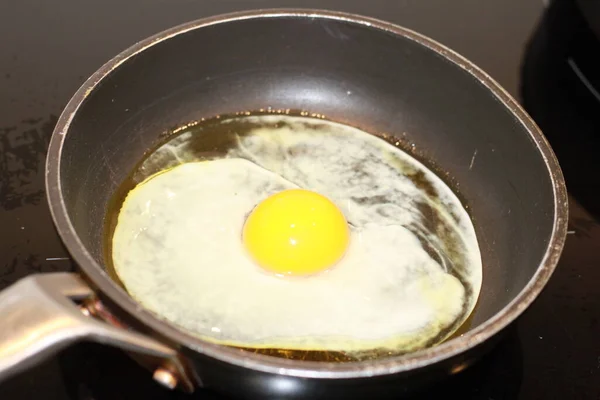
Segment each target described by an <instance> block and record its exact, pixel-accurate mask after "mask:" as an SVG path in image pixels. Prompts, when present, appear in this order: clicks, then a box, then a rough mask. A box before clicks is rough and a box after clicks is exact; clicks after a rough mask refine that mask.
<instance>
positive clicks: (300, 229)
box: [243, 189, 350, 276]
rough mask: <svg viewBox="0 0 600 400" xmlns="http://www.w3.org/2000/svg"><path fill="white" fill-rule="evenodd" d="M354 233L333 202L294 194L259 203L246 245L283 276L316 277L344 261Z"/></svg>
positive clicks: (285, 193) (264, 264) (249, 220)
mask: <svg viewBox="0 0 600 400" xmlns="http://www.w3.org/2000/svg"><path fill="white" fill-rule="evenodd" d="M349 239H350V231H349V228H348V224H347V222H346V219H345V218H344V215H343V214H342V212H341V211H340V210H339V209H338V208H337V207H336V205H335V204H333V203H332V202H331V200H329V199H328V198H326V197H324V196H322V195H320V194H318V193H315V192H311V191H309V190H303V189H290V190H284V191H282V192H279V193H276V194H274V195H272V196H270V197H268V198H267V199H265V200H264V201H262V202H261V203H259V204H258V205H257V206H256V207H255V208H254V210H253V211H252V212H251V213H250V215H249V216H248V218H247V219H246V223H245V224H244V229H243V242H244V246H245V247H246V250H247V251H248V253H249V254H250V256H251V257H252V258H253V259H254V261H255V262H256V263H257V264H258V265H260V266H261V267H263V268H264V269H266V270H267V271H270V272H274V273H276V274H280V275H300V276H302V275H311V274H315V273H317V272H320V271H323V270H326V269H327V268H329V267H331V266H332V265H333V264H335V263H336V262H337V261H339V260H340V259H341V258H342V257H343V255H344V253H345V252H346V248H347V247H348V242H349Z"/></svg>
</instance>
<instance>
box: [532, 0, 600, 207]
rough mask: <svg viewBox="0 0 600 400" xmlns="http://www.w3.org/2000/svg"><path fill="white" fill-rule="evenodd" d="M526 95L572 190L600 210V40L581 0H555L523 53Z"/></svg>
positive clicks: (583, 203) (581, 201) (576, 195)
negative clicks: (582, 11) (582, 12)
mask: <svg viewBox="0 0 600 400" xmlns="http://www.w3.org/2000/svg"><path fill="white" fill-rule="evenodd" d="M521 98H522V103H523V105H524V107H525V109H526V110H527V112H528V113H529V114H530V115H531V116H532V117H533V119H534V120H535V121H536V122H537V124H538V125H539V126H540V128H541V129H542V131H543V132H544V134H545V136H546V137H547V138H548V141H549V142H550V144H551V145H552V148H553V149H554V152H555V153H556V155H557V157H558V160H559V163H560V165H561V167H562V169H563V173H564V175H565V180H566V183H567V188H568V190H569V192H570V194H571V195H573V197H575V198H576V199H577V200H578V201H579V202H580V203H581V204H582V205H583V206H584V207H585V208H586V209H587V210H588V211H589V212H590V213H592V214H594V215H595V216H600V201H598V198H599V196H600V40H598V38H597V37H596V36H595V35H594V34H593V32H592V31H591V30H590V29H589V27H588V25H587V24H586V21H585V19H584V17H583V16H582V14H581V12H580V11H579V9H578V8H577V6H576V4H575V1H573V0H555V1H553V2H552V3H551V5H550V6H549V7H548V9H547V10H546V12H545V13H544V15H543V17H542V19H541V20H540V22H539V24H538V26H537V28H536V30H535V32H534V33H533V35H532V37H531V38H530V41H529V43H528V45H527V48H526V51H525V54H524V58H523V64H522V69H521Z"/></svg>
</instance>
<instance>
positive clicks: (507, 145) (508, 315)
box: [0, 10, 567, 398]
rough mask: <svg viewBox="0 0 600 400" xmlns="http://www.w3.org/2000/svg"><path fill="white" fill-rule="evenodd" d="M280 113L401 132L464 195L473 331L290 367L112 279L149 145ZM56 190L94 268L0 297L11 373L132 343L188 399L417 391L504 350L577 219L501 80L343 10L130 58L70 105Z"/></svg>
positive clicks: (49, 168)
mask: <svg viewBox="0 0 600 400" xmlns="http://www.w3.org/2000/svg"><path fill="white" fill-rule="evenodd" d="M269 107H272V109H279V108H283V109H292V110H304V111H309V112H315V113H319V114H324V115H325V116H326V118H329V119H331V120H334V121H338V122H341V123H345V124H348V125H352V126H356V127H359V128H362V129H364V130H366V131H368V132H372V133H374V134H387V135H391V136H392V137H395V138H396V139H397V140H398V141H400V142H401V143H402V145H403V146H405V147H406V148H407V149H408V150H409V151H410V152H411V153H412V154H413V155H414V156H415V157H417V158H419V159H420V160H422V161H423V162H425V163H426V164H427V165H429V166H430V167H431V168H433V169H434V170H436V171H438V172H439V174H440V176H441V177H442V178H443V179H445V180H446V181H447V182H449V184H451V186H453V187H454V188H455V189H456V190H457V191H458V193H459V194H460V196H461V197H462V198H463V199H464V202H465V204H466V206H467V207H468V210H469V212H470V214H471V216H472V219H473V221H474V225H475V228H476V232H477V235H478V239H479V242H480V246H481V252H482V257H483V264H484V279H483V287H482V291H481V296H480V300H479V304H478V306H477V308H476V310H475V312H474V314H473V318H472V324H471V327H470V329H469V330H468V331H467V332H466V333H464V334H463V335H461V336H458V337H456V338H453V339H451V340H449V341H447V342H445V343H443V344H440V345H438V346H435V347H431V348H428V349H425V350H421V351H417V352H414V353H411V354H407V355H404V356H397V357H391V358H382V359H377V360H371V361H362V362H351V363H338V364H335V363H319V362H310V361H298V360H288V359H282V358H275V357H269V356H266V355H260V354H253V353H248V352H244V351H241V350H238V349H233V348H228V347H224V346H219V345H215V344H210V343H206V342H203V341H202V340H200V339H198V338H195V337H192V336H190V335H188V334H186V333H185V332H182V331H180V330H178V329H177V328H175V327H174V326H172V325H170V324H168V323H166V322H164V321H162V320H160V319H158V318H156V317H155V316H153V315H152V314H151V313H149V312H147V311H146V310H144V309H143V308H141V307H140V306H139V305H138V304H136V303H135V302H134V301H133V300H132V299H131V298H130V297H129V296H128V295H127V293H126V292H125V291H124V290H122V288H121V287H120V286H119V285H117V284H116V283H115V282H113V281H112V280H111V279H110V277H109V275H108V274H107V273H106V271H105V270H104V268H103V265H104V260H103V252H102V235H103V225H104V217H105V212H106V209H107V203H108V202H109V199H110V197H111V195H112V193H113V192H114V191H115V189H116V188H117V186H118V185H119V184H120V182H122V181H123V180H124V179H125V177H126V176H127V174H128V173H129V172H130V170H131V169H132V168H133V167H134V165H135V163H136V162H138V161H139V160H140V159H141V158H142V157H143V155H144V152H146V151H147V150H148V149H150V148H152V147H153V146H154V145H155V144H156V143H157V142H158V141H159V140H160V138H161V137H162V135H163V134H164V133H165V132H169V131H172V130H173V128H175V127H178V126H183V125H185V124H187V123H189V122H191V121H196V120H199V119H201V118H206V117H213V116H216V115H222V114H231V113H235V112H238V111H254V110H260V109H268V108H269ZM46 186H47V196H48V200H49V204H50V208H51V211H52V215H53V218H54V222H55V225H56V228H57V230H58V233H59V234H60V236H61V238H62V240H63V242H64V243H65V245H66V247H67V248H68V250H69V252H70V253H71V254H72V256H73V258H74V260H75V261H76V262H77V264H78V265H79V267H80V272H79V274H69V273H57V274H47V275H34V276H31V277H28V278H25V279H23V280H21V281H19V282H17V283H16V284H14V285H13V286H11V287H9V288H8V289H6V290H5V291H4V292H2V293H0V316H1V318H2V329H1V330H0V377H2V378H6V377H7V376H10V375H12V374H15V373H17V372H19V371H23V370H24V369H26V368H27V367H29V366H31V365H33V364H34V363H36V362H38V361H39V360H40V359H43V358H44V357H45V356H48V355H50V354H52V353H54V352H56V351H58V350H60V349H61V348H64V347H65V346H67V345H69V344H71V343H73V342H74V341H77V340H92V341H97V342H100V343H106V344H108V345H113V346H118V347H120V348H123V349H124V350H126V351H127V352H129V353H130V354H131V355H132V356H133V357H135V358H136V359H138V361H140V363H141V364H143V365H145V366H146V367H148V368H151V370H152V371H153V377H154V379H156V380H157V381H158V382H159V383H161V384H163V385H165V386H167V387H171V388H174V387H176V386H178V387H180V388H182V389H184V390H188V391H191V390H193V388H194V387H209V388H212V389H214V390H217V391H221V392H224V393H229V394H232V395H235V396H242V397H247V398H264V397H265V396H276V397H278V398H300V397H310V398H332V397H363V396H367V395H369V396H378V397H381V396H383V395H384V394H389V395H392V394H393V395H398V394H403V393H410V392H411V391H412V390H414V389H416V388H419V387H421V386H422V385H426V384H427V383H429V382H432V380H434V379H437V378H440V377H442V376H446V375H448V374H452V373H457V372H459V371H460V370H462V369H464V368H466V367H467V366H469V365H470V364H472V363H473V362H474V361H475V360H476V359H477V358H478V357H479V356H481V355H482V354H484V352H485V351H486V350H488V349H489V348H490V347H491V346H493V344H494V341H495V340H497V339H498V337H499V333H501V331H502V330H503V329H504V328H505V327H506V326H507V325H509V324H511V323H512V322H513V321H514V320H515V319H516V318H517V317H518V316H519V315H520V314H521V313H522V312H523V311H524V310H525V309H526V308H527V307H528V306H529V305H530V304H531V303H532V301H533V300H534V299H535V298H536V296H537V295H538V294H539V293H540V291H541V290H542V289H543V287H544V285H545V284H546V282H547V281H548V279H549V278H550V276H551V274H552V271H553V270H554V268H555V266H556V263H557V261H558V259H559V256H560V253H561V250H562V247H563V244H564V240H565V235H566V226H567V198H566V191H565V186H564V182H563V178H562V174H561V171H560V168H559V166H558V164H557V161H556V159H555V157H554V154H553V153H552V151H551V149H550V147H549V145H548V144H547V142H546V140H545V139H544V137H543V135H542V134H541V132H540V131H539V129H538V128H537V127H536V125H535V124H534V123H533V121H532V120H531V119H530V118H529V117H528V116H527V115H526V113H525V112H524V111H523V110H522V109H521V108H520V107H519V105H518V104H517V103H516V102H515V101H514V100H513V99H512V98H511V97H510V96H509V95H508V94H507V93H506V92H505V91H504V90H503V89H502V88H501V87H500V86H499V85H498V84H497V83H496V82H494V81H493V80H492V79H491V78H490V77H489V76H487V75H486V74H485V73H484V72H483V71H481V70H480V69H478V68H477V67H476V66H474V65H473V64H471V63H470V62H468V61H467V60H465V59H464V58H462V57H461V56H459V55H458V54H456V53H454V52H453V51H451V50H450V49H448V48H446V47H444V46H442V45H440V44H439V43H436V42H434V41H432V40H431V39H428V38H426V37H424V36H422V35H420V34H417V33H415V32H412V31H410V30H407V29H404V28H401V27H398V26H395V25H391V24H389V23H386V22H382V21H379V20H374V19H371V18H366V17H362V16H357V15H350V14H344V13H339V12H331V11H317V10H262V11H251V12H243V13H237V14H229V15H225V16H218V17H213V18H208V19H203V20H199V21H195V22H191V23H188V24H185V25H182V26H179V27H176V28H173V29H170V30H168V31H165V32H163V33H160V34H158V35H156V36H153V37H151V38H149V39H146V40H144V41H142V42H140V43H137V44H135V45H134V46H132V47H131V48H129V49H127V50H125V51H124V52H123V53H121V54H119V55H118V56H117V57H115V58H114V59H112V60H111V61H109V62H108V63H107V64H105V65H104V66H103V67H102V68H100V69H99V70H98V71H97V72H96V73H94V74H93V75H92V76H91V77H90V78H89V79H88V80H87V81H86V82H85V84H84V85H83V86H82V87H81V88H80V89H79V91H78V92H77V93H76V94H75V95H74V97H73V98H72V99H71V101H70V102H69V103H68V105H67V106H66V108H65V110H64V112H63V114H62V115H61V117H60V119H59V121H58V124H57V126H56V129H55V131H54V134H53V136H52V140H51V143H50V147H49V150H48V157H47V165H46ZM398 256H399V257H401V255H398ZM259 317H260V312H257V319H258V318H259Z"/></svg>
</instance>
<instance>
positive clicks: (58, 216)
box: [46, 8, 568, 379]
mask: <svg viewBox="0 0 600 400" xmlns="http://www.w3.org/2000/svg"><path fill="white" fill-rule="evenodd" d="M270 18H311V19H317V18H318V19H322V20H337V21H345V22H349V23H352V24H356V25H362V26H367V27H369V28H372V29H376V30H380V31H384V32H387V33H390V34H393V35H396V36H399V37H404V38H407V39H409V40H412V41H414V42H416V43H417V44H419V45H421V46H424V47H426V48H428V49H429V50H431V51H434V52H435V53H437V54H438V55H440V56H441V57H443V58H444V59H446V61H449V62H451V63H453V64H455V65H456V66H458V67H460V68H462V69H463V70H464V71H465V72H466V73H468V74H470V75H471V76H472V77H473V78H474V79H477V80H478V81H479V83H480V84H482V85H484V86H485V87H486V88H487V90H488V91H489V92H491V94H492V95H494V97H495V98H496V99H497V100H498V101H499V102H500V103H501V104H502V105H503V106H504V107H505V108H506V109H507V110H508V111H510V112H511V114H512V115H513V116H514V118H515V119H516V121H518V123H520V124H521V125H522V126H523V128H524V129H525V131H526V132H527V133H528V134H529V136H530V139H531V140H532V141H533V142H534V143H535V145H536V148H537V150H538V152H539V153H540V155H541V157H542V159H543V161H544V164H545V166H546V168H547V170H548V174H549V177H550V180H551V183H552V189H553V195H554V218H553V227H552V233H551V235H550V238H549V241H548V245H547V247H546V251H545V253H544V257H543V258H542V260H541V261H540V263H539V265H538V268H537V270H536V272H535V274H534V275H533V276H532V278H531V279H530V280H529V282H528V283H527V285H526V286H525V287H524V288H523V289H522V290H521V292H519V294H518V295H517V296H515V298H514V299H513V300H512V301H511V302H510V303H509V304H508V305H506V306H505V307H504V308H503V309H502V310H500V311H499V312H498V313H496V314H495V315H494V316H492V317H491V318H490V319H488V320H487V321H485V322H484V323H482V324H481V325H479V326H477V327H476V328H474V329H473V330H471V331H469V332H467V333H465V334H464V335H462V336H460V337H457V338H454V339H451V340H449V341H447V342H444V343H442V344H439V345H437V346H434V347H430V348H427V349H423V350H419V351H416V352H414V353H410V354H406V355H403V356H397V357H390V358H384V359H379V360H370V361H361V362H355V363H354V362H353V363H337V364H336V363H321V362H310V361H294V360H286V359H280V358H275V357H270V356H265V355H260V354H254V353H241V352H240V351H239V350H235V349H232V348H228V347H225V346H221V345H217V344H213V343H209V342H206V341H203V340H201V339H199V338H197V337H194V336H192V335H189V334H187V333H185V332H183V331H180V330H179V329H177V328H176V327H174V326H173V325H171V324H169V323H167V322H165V321H162V320H160V319H159V318H157V317H155V316H154V315H153V314H151V313H150V312H148V311H146V310H144V309H142V308H141V307H140V306H139V305H138V304H137V303H136V302H135V301H134V300H133V299H131V298H130V297H129V295H128V294H127V293H126V292H125V291H124V290H123V289H122V288H121V287H119V286H118V285H117V284H115V283H114V282H113V281H112V279H110V277H109V276H108V275H107V274H106V272H105V271H104V270H103V269H102V267H101V266H100V265H99V264H98V263H97V262H96V261H95V260H94V259H93V257H92V256H91V254H90V253H89V252H88V251H87V249H86V248H85V246H84V245H83V243H82V242H81V241H80V239H79V237H78V236H77V234H76V233H75V229H74V228H73V225H72V224H71V222H70V219H69V217H68V212H67V209H66V205H65V202H64V198H63V195H62V191H61V183H60V182H61V177H60V162H61V156H62V147H63V144H64V142H65V140H66V138H67V136H68V131H69V127H70V124H71V122H72V121H73V118H74V117H75V115H76V113H77V111H78V109H79V107H80V106H81V105H82V104H83V102H84V101H85V100H86V98H87V97H88V96H89V95H90V93H92V92H93V90H94V89H95V88H96V86H97V85H98V84H99V83H100V82H101V81H102V80H103V79H104V78H105V77H107V76H108V75H109V74H110V73H111V72H112V71H114V70H115V69H117V68H118V67H119V66H120V65H121V64H123V63H125V62H127V60H129V59H131V58H132V57H134V56H135V55H137V54H139V53H141V52H143V51H144V50H146V49H148V48H150V47H152V46H154V45H156V44H158V43H161V42H163V41H165V40H167V39H170V38H173V37H175V36H178V35H181V34H184V33H187V32H190V31H193V30H196V29H200V28H203V27H207V26H212V25H217V24H223V23H234V22H236V21H240V20H247V19H270ZM46 196H47V200H48V204H49V207H50V211H51V214H52V218H53V221H54V224H55V226H56V228H57V231H58V233H59V235H60V237H61V239H62V241H63V242H64V244H65V246H66V247H67V249H68V251H69V253H70V254H71V255H72V256H73V259H74V260H75V262H76V263H77V264H78V266H79V268H80V269H81V271H82V272H83V273H84V274H85V275H86V276H87V277H88V278H89V279H90V280H91V281H92V282H93V284H94V285H95V286H96V287H97V289H98V290H99V291H100V292H102V293H103V294H104V295H106V296H108V297H109V298H110V299H111V300H112V301H114V302H115V303H116V304H117V305H118V306H119V307H120V308H122V309H123V310H124V311H125V312H127V313H128V314H129V315H130V316H132V317H133V318H135V319H136V320H137V321H139V322H141V323H142V324H144V325H145V326H146V327H148V328H150V329H152V331H153V332H157V333H158V334H159V335H160V336H162V337H164V338H167V339H168V340H170V341H171V342H173V343H176V344H177V345H178V346H183V347H186V348H188V349H190V350H193V351H195V352H198V353H201V354H203V355H206V356H209V357H211V358H214V359H217V360H220V361H223V362H226V363H229V364H233V365H237V366H240V367H245V368H250V369H253V370H257V371H262V372H267V373H273V374H278V375H283V376H293V377H302V378H320V379H347V378H367V377H373V376H379V375H389V374H396V373H401V372H405V371H411V370H416V369H420V368H423V367H426V366H429V365H432V364H437V363H439V362H441V361H443V360H447V359H450V358H452V357H454V356H457V355H459V354H461V353H464V352H466V351H468V350H470V349H472V348H474V347H477V346H478V345H480V344H482V343H483V342H485V341H487V340H488V339H490V338H491V337H493V336H495V335H496V334H497V333H499V332H500V331H502V330H503V329H504V328H505V327H507V326H508V325H509V324H511V323H512V322H513V321H514V320H515V319H517V318H518V317H519V316H520V315H521V314H522V313H523V311H524V310H525V309H527V308H528V307H529V305H530V304H531V303H532V302H533V301H534V300H535V299H536V298H537V296H538V295H539V294H540V292H541V291H542V290H543V288H544V287H545V286H546V283H547V282H548V280H549V279H550V277H551V275H552V273H553V272H554V270H555V268H556V265H557V263H558V260H559V258H560V255H561V253H562V249H563V247H564V243H565V240H566V233H567V222H568V201H567V191H566V187H565V183H564V178H563V175H562V171H561V169H560V166H559V164H558V161H557V159H556V157H555V155H554V152H553V151H552V149H551V147H550V145H549V143H548V142H547V140H546V139H545V137H544V136H543V134H542V132H541V131H540V129H539V127H538V126H537V125H536V124H535V122H534V121H533V120H532V119H531V118H530V117H529V116H528V115H527V113H526V112H525V111H524V110H523V108H522V107H521V106H520V105H519V104H518V103H517V101H516V100H515V99H514V98H513V97H512V96H511V95H510V94H509V93H508V92H507V91H506V90H505V89H503V88H502V87H501V86H500V85H499V84H498V83H497V82H496V81H495V80H494V79H493V78H491V77H490V76H489V75H488V74H487V73H485V72H484V71H483V70H481V69H480V68H479V67H477V66H475V65H474V64H473V63H471V62H470V61H468V60H467V59H466V58H464V57H463V56H461V55H459V54H458V53H456V52H455V51H453V50H451V49H449V48H448V47H446V46H444V45H442V44H440V43H438V42H437V41H434V40H432V39H430V38H428V37H427V36H424V35H422V34H420V33H417V32H415V31H412V30H410V29H406V28H404V27H401V26H398V25H395V24H392V23H389V22H385V21H382V20H379V19H375V18H371V17H366V16H361V15H357V14H351V13H346V12H338V11H330V10H319V9H296V8H294V9H291V8H278V9H258V10H251V11H241V12H234V13H228V14H221V15H216V16H212V17H208V18H203V19H199V20H195V21H191V22H188V23H184V24H181V25H178V26H176V27H173V28H170V29H167V30H165V31H163V32H160V33H158V34H156V35H154V36H151V37H149V38H147V39H144V40H142V41H139V42H137V43H136V44H134V45H133V46H131V47H129V48H127V49H126V50H124V51H122V52H121V53H120V54H118V55H117V56H115V57H114V58H112V59H111V60H110V61H108V62H107V63H105V64H104V65H103V66H102V67H101V68H100V69H98V70H97V71H96V72H95V73H94V74H92V75H91V76H90V77H89V78H88V79H87V80H86V82H85V83H84V84H83V85H82V86H81V87H80V88H79V89H78V91H77V92H76V93H75V94H74V95H73V97H72V98H71V99H70V101H69V102H68V104H67V106H66V107H65V109H64V110H63V112H62V114H61V116H60V117H59V119H58V122H57V124H56V127H55V129H54V132H53V134H52V138H51V140H50V144H49V148H48V156H47V159H46Z"/></svg>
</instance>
